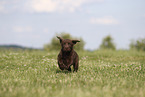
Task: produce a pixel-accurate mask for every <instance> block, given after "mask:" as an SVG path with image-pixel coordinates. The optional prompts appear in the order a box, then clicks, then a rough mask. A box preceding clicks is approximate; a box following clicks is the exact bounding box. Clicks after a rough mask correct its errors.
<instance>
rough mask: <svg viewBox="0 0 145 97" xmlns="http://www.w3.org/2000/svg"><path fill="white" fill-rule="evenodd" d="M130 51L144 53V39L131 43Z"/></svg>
mask: <svg viewBox="0 0 145 97" xmlns="http://www.w3.org/2000/svg"><path fill="white" fill-rule="evenodd" d="M130 50H138V51H145V38H144V39H138V40H137V41H132V42H131V44H130Z"/></svg>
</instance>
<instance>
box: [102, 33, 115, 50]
mask: <svg viewBox="0 0 145 97" xmlns="http://www.w3.org/2000/svg"><path fill="white" fill-rule="evenodd" d="M100 49H111V50H115V49H116V47H115V44H114V43H113V38H112V37H111V36H110V35H108V36H106V37H105V38H104V39H103V41H102V44H101V45H100Z"/></svg>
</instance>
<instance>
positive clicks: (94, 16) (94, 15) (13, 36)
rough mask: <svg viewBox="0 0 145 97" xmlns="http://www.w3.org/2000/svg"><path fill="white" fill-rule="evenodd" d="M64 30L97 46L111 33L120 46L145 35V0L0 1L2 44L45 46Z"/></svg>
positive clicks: (123, 47) (87, 47) (0, 43)
mask: <svg viewBox="0 0 145 97" xmlns="http://www.w3.org/2000/svg"><path fill="white" fill-rule="evenodd" d="M62 32H67V33H70V34H71V35H72V36H74V37H78V38H83V40H84V41H85V42H86V45H85V49H90V50H95V49H98V48H99V46H100V44H101V42H102V39H103V38H104V37H106V36H107V35H110V36H112V38H113V39H114V40H113V42H114V43H115V45H116V47H117V49H129V44H130V43H131V40H137V39H140V38H145V0H0V45H4V44H7V45H9V44H17V45H21V46H25V47H33V48H43V46H44V44H47V43H50V42H51V39H52V37H55V36H56V34H60V33H62Z"/></svg>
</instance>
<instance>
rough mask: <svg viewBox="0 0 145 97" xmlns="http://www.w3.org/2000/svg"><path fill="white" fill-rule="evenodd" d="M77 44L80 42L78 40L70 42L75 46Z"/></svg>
mask: <svg viewBox="0 0 145 97" xmlns="http://www.w3.org/2000/svg"><path fill="white" fill-rule="evenodd" d="M77 42H80V41H79V40H72V43H73V44H76V43H77Z"/></svg>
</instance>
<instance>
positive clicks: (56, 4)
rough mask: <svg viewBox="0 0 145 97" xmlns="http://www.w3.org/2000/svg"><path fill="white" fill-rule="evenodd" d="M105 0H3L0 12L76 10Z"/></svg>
mask: <svg viewBox="0 0 145 97" xmlns="http://www.w3.org/2000/svg"><path fill="white" fill-rule="evenodd" d="M103 1H104V0H24V1H21V0H2V1H0V12H1V13H4V12H6V13H10V12H32V13H33V12H36V13H41V12H45V13H50V12H74V11H76V10H80V9H81V7H82V5H83V4H86V3H94V2H103Z"/></svg>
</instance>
